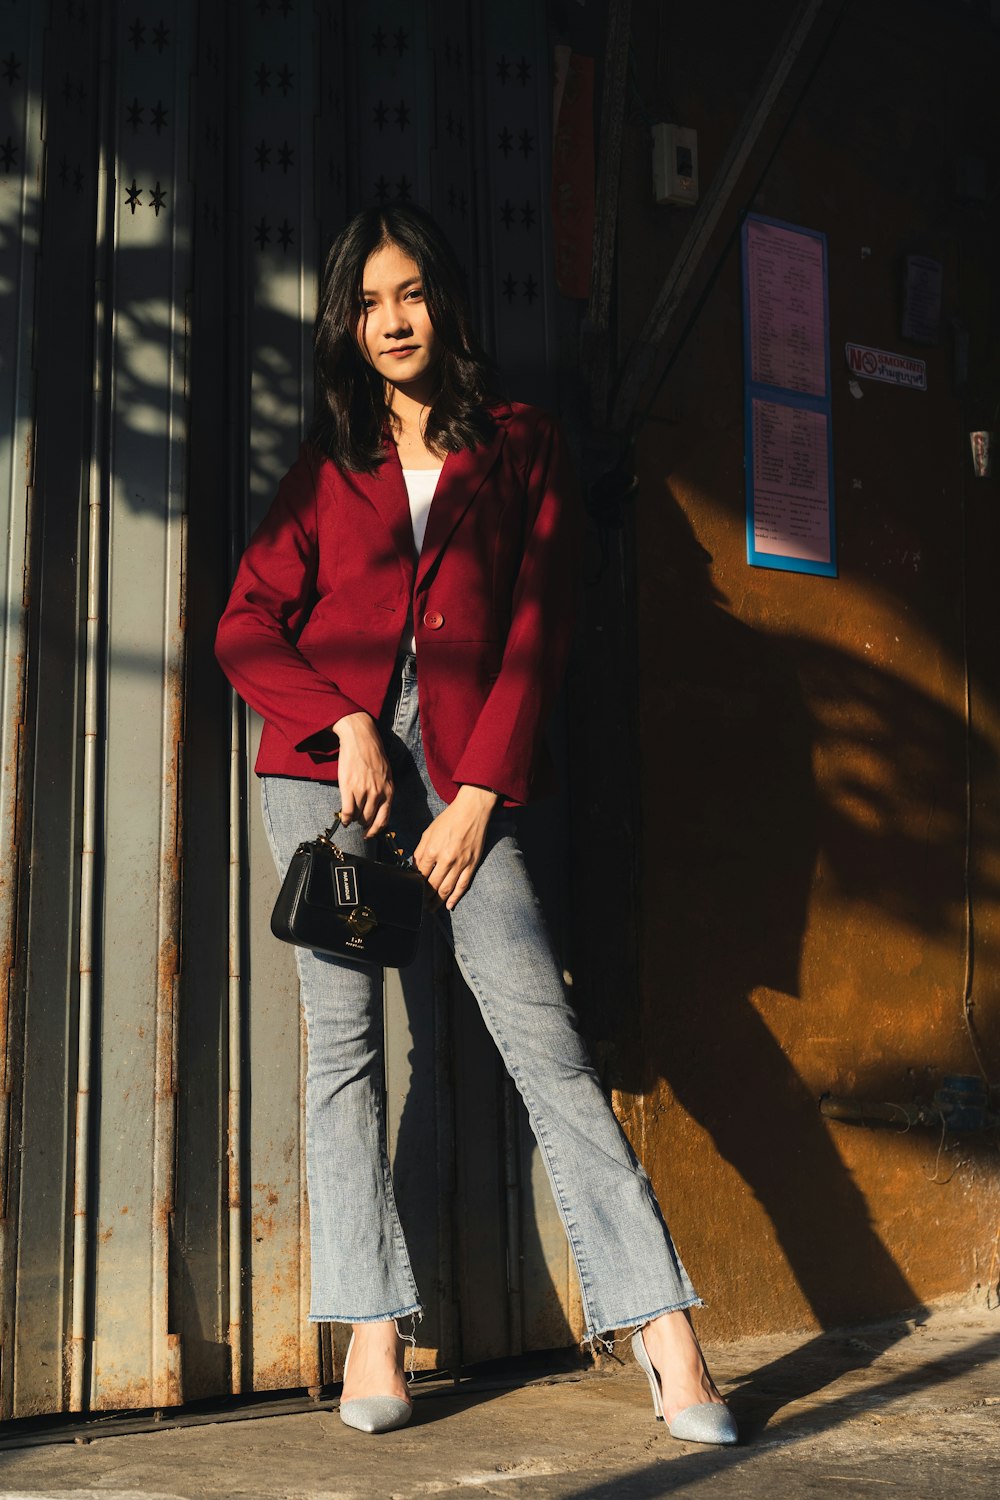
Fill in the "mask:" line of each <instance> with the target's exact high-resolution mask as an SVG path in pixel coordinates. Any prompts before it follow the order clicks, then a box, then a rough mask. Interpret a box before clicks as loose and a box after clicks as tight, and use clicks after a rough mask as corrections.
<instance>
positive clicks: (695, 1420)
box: [632, 1328, 739, 1443]
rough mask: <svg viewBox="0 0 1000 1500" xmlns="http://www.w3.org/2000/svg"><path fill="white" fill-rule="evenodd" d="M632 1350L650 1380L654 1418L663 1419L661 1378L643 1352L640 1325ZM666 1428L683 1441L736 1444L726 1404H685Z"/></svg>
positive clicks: (644, 1351) (732, 1424)
mask: <svg viewBox="0 0 1000 1500" xmlns="http://www.w3.org/2000/svg"><path fill="white" fill-rule="evenodd" d="M632 1353H633V1354H634V1355H635V1362H636V1364H637V1365H638V1366H639V1368H640V1369H641V1370H642V1371H643V1373H644V1375H645V1376H646V1379H647V1380H648V1381H649V1389H650V1390H651V1391H652V1393H653V1413H654V1415H655V1417H656V1420H657V1421H658V1422H664V1421H666V1418H665V1417H664V1415H663V1398H662V1395H661V1393H660V1381H659V1378H658V1376H657V1374H656V1371H655V1370H654V1368H653V1362H652V1360H651V1359H650V1357H649V1355H648V1354H647V1353H646V1343H645V1340H644V1339H643V1336H642V1329H641V1328H637V1329H636V1331H635V1333H633V1335H632ZM667 1430H668V1432H669V1433H670V1436H671V1437H675V1438H680V1439H681V1441H682V1442H685V1443H736V1442H738V1441H739V1431H738V1430H737V1427H736V1418H735V1417H734V1416H733V1414H732V1412H731V1411H730V1410H729V1407H728V1406H724V1405H723V1406H720V1405H719V1404H718V1402H716V1401H703V1402H698V1403H696V1404H695V1405H694V1406H685V1408H684V1410H683V1411H679V1412H678V1413H677V1415H676V1417H674V1420H673V1421H672V1422H671V1423H670V1425H669V1427H668V1429H667Z"/></svg>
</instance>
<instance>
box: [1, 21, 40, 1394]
mask: <svg viewBox="0 0 1000 1500" xmlns="http://www.w3.org/2000/svg"><path fill="white" fill-rule="evenodd" d="M40 11H41V7H38V6H36V7H34V8H33V11H32V13H29V14H24V13H22V14H21V15H20V16H17V17H16V19H15V24H16V25H17V31H16V33H14V32H13V28H12V34H11V38H10V39H11V40H12V41H13V40H15V39H16V41H17V50H18V52H20V57H19V58H18V57H16V54H15V51H14V49H13V47H12V48H11V52H10V58H11V59H12V60H13V61H14V62H18V63H19V64H20V72H19V75H18V73H16V72H15V70H14V68H13V66H12V67H11V75H12V76H11V77H10V78H9V80H8V85H9V86H8V88H7V90H6V94H7V97H6V99H5V100H4V105H3V109H2V110H0V121H3V123H4V126H5V133H6V142H7V157H6V163H5V168H4V171H5V176H4V178H3V179H2V180H0V228H2V252H0V266H2V274H3V276H4V279H5V280H6V281H7V284H8V285H9V286H11V287H13V288H15V289H16V290H15V291H14V293H13V294H10V293H8V300H7V302H6V307H5V309H4V314H3V316H2V318H0V336H2V339H3V346H4V351H5V357H4V360H3V365H2V368H0V582H2V586H3V594H4V597H3V600H2V602H0V627H2V632H3V639H2V660H0V1415H6V1414H7V1413H8V1412H9V1411H10V1410H11V1407H12V1400H13V1369H12V1366H11V1353H12V1349H13V1311H14V1310H13V1296H14V1275H13V1267H14V1263H15V1259H16V1250H15V1245H14V1241H13V1236H12V1235H11V1230H12V1227H13V1225H12V1218H11V1208H12V1205H11V1201H10V1188H11V1182H10V1172H9V1169H10V1159H9V1153H10V1150H11V1145H12V1142H11V1125H12V1120H11V1100H12V1094H13V1091H14V1083H15V1080H14V1067H13V1060H12V1058H11V1056H10V1055H9V1043H10V1041H11V1040H12V1037H13V1032H12V1028H11V1026H10V1005H11V1001H12V998H13V997H12V990H13V983H12V981H13V978H14V970H15V968H16V964H17V957H16V948H17V911H18V884H19V862H20V838H19V795H18V794H19V788H20V780H21V774H22V770H21V731H22V725H23V719H24V682H25V643H26V621H27V609H26V600H27V596H28V590H29V586H30V585H29V579H28V577H27V560H28V541H29V536H28V531H29V522H28V517H29V506H30V498H31V487H32V465H33V442H34V431H33V417H34V413H33V406H34V392H33V375H32V357H33V326H32V315H33V311H34V307H33V304H34V296H35V270H36V266H35V262H36V255H37V252H38V243H39V239H38V236H39V217H40V205H41V71H42V70H41V40H42V20H43V15H42V14H41V13H40Z"/></svg>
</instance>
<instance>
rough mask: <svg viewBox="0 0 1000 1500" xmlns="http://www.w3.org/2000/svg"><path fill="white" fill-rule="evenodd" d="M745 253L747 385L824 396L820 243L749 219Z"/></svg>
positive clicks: (824, 349) (823, 291)
mask: <svg viewBox="0 0 1000 1500" xmlns="http://www.w3.org/2000/svg"><path fill="white" fill-rule="evenodd" d="M746 253H747V261H748V264H747V294H748V308H747V312H748V315H749V323H750V329H749V332H750V379H751V380H752V381H753V382H755V383H757V384H760V385H776V386H781V387H782V388H783V389H785V390H788V391H802V392H803V394H805V395H808V396H821V397H822V396H825V395H826V323H825V287H824V279H823V245H822V242H821V241H820V240H819V239H817V238H815V237H814V236H813V235H808V234H797V233H795V232H794V231H793V230H789V229H782V228H781V227H780V226H779V225H777V224H766V223H762V222H761V221H760V220H759V219H753V218H751V219H750V220H749V221H748V223H747V237H746Z"/></svg>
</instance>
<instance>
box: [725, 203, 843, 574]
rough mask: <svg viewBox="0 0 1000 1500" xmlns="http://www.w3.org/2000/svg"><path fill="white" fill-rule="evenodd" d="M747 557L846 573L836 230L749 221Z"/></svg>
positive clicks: (755, 217)
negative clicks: (837, 434)
mask: <svg viewBox="0 0 1000 1500" xmlns="http://www.w3.org/2000/svg"><path fill="white" fill-rule="evenodd" d="M741 247H742V257H743V401H744V418H745V428H744V431H745V437H744V443H745V449H744V456H745V464H746V497H747V561H748V562H749V563H751V564H752V565H753V566H754V567H758V568H778V569H781V570H782V571H784V572H790V573H818V574H820V575H821V576H823V577H827V578H835V577H836V576H837V554H836V530H835V512H834V497H833V442H832V436H831V426H830V311H829V300H828V296H827V250H826V235H825V234H822V233H820V232H818V231H817V230H813V229H802V228H801V227H800V226H799V225H797V224H786V223H784V222H783V221H782V220H781V219H768V218H765V217H764V216H763V215H761V214H747V216H746V218H745V219H744V221H743V228H742V235H741Z"/></svg>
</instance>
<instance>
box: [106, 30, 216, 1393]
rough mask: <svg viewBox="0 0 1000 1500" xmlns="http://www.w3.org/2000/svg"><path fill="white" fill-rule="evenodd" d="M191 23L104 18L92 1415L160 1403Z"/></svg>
mask: <svg viewBox="0 0 1000 1500" xmlns="http://www.w3.org/2000/svg"><path fill="white" fill-rule="evenodd" d="M191 19H192V18H191V11H190V7H189V6H187V5H185V4H183V3H177V4H174V5H171V6H164V7H155V8H154V7H152V6H141V5H140V6H136V7H133V8H131V9H130V10H129V11H128V12H127V13H126V12H124V11H121V10H116V12H115V22H116V26H115V32H114V41H113V47H114V53H113V55H114V57H115V73H114V99H115V106H116V107H115V120H114V137H113V140H114V157H115V162H116V174H115V176H116V194H115V204H114V219H113V223H114V230H113V246H114V284H113V299H112V318H113V322H112V325H111V328H110V330H109V333H110V339H111V347H110V350H109V365H110V369H109V380H110V388H111V392H112V421H111V429H110V447H109V451H108V454H107V475H108V482H107V489H106V494H107V507H108V516H107V530H106V539H107V552H106V557H105V563H104V567H105V582H104V607H103V617H104V642H105V654H104V660H103V663H102V667H103V672H102V676H103V684H102V687H103V715H102V723H101V726H100V727H101V730H102V731H103V736H104V755H103V764H102V765H101V767H100V773H99V774H100V793H101V804H102V812H103V816H102V818H101V822H100V826H99V828H98V838H99V840H100V856H101V862H100V874H101V888H100V896H101V914H100V916H99V918H98V933H99V945H98V962H99V969H100V1013H99V1017H95V1039H96V1042H97V1046H98V1064H97V1070H96V1076H95V1082H96V1084H97V1086H98V1087H99V1091H100V1098H99V1111H98V1112H97V1114H96V1117H95V1118H94V1120H93V1129H94V1139H93V1145H94V1180H93V1185H92V1186H93V1192H92V1195H91V1205H92V1220H93V1234H94V1250H93V1276H94V1283H93V1299H94V1300H93V1341H94V1342H93V1365H92V1370H91V1378H90V1405H91V1406H92V1407H94V1408H99V1409H100V1408H108V1407H117V1406H134V1405H138V1406H144V1405H145V1406H151V1405H158V1404H166V1403H173V1402H176V1401H177V1400H179V1399H180V1395H181V1393H180V1390H179V1377H178V1366H177V1355H178V1344H177V1340H176V1339H174V1338H171V1334H172V1333H173V1332H174V1330H172V1329H170V1327H169V1311H168V1295H167V1293H168V1255H169V1244H170V1227H171V1219H172V1214H173V1209H174V1201H173V1159H174V1124H175V1108H174V1075H175V1036H176V1017H175V1013H174V1003H175V981H176V975H177V970H178V963H179V953H178V936H179V934H178V902H179V882H180V843H179V840H180V829H179V825H178V805H179V792H178V786H179V782H178V776H179V772H180V746H181V743H182V737H183V730H182V725H183V639H184V598H183V576H184V545H185V534H184V503H185V442H186V412H185V390H184V385H185V367H184V360H185V338H186V329H185V305H186V294H187V285H188V276H189V197H188V193H187V190H186V164H187V149H188V139H187V123H188V83H189V76H190V67H191V46H192V37H191Z"/></svg>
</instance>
